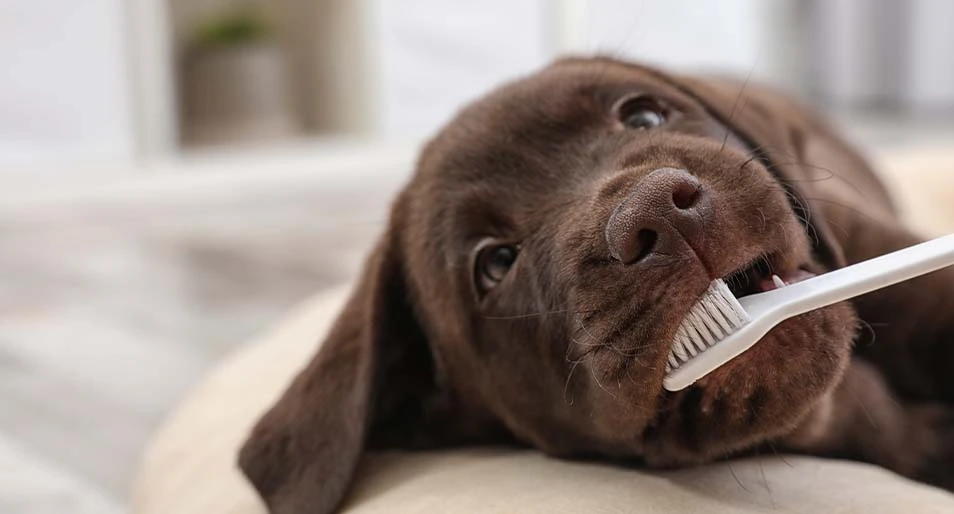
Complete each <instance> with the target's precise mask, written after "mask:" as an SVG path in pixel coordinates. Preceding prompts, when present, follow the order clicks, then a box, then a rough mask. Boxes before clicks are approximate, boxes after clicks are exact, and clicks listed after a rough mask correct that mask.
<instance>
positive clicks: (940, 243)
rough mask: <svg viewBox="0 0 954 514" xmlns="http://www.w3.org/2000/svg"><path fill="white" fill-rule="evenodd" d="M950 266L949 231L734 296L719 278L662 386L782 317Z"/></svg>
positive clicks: (696, 309) (707, 367)
mask: <svg viewBox="0 0 954 514" xmlns="http://www.w3.org/2000/svg"><path fill="white" fill-rule="evenodd" d="M950 265H954V234H951V235H947V236H943V237H939V238H937V239H932V240H930V241H926V242H924V243H920V244H916V245H914V246H911V247H908V248H904V249H902V250H898V251H896V252H892V253H889V254H885V255H882V256H879V257H875V258H873V259H870V260H867V261H863V262H859V263H858V264H854V265H852V266H847V267H844V268H841V269H838V270H835V271H831V272H828V273H825V274H823V275H818V276H816V277H812V278H809V279H807V280H804V281H801V282H797V283H794V284H789V285H786V284H785V283H784V282H782V281H781V279H779V278H778V276H774V275H773V277H772V280H774V281H775V284H776V286H778V288H777V289H773V290H771V291H766V292H764V293H758V294H754V295H750V296H744V297H742V298H739V299H736V298H735V296H733V295H732V293H731V292H730V291H729V288H728V286H726V284H725V282H723V281H722V280H721V279H718V280H714V281H713V282H712V284H711V285H710V286H709V290H708V291H706V293H705V295H704V296H703V297H702V298H701V299H700V300H699V301H698V302H696V304H695V305H694V306H693V307H692V309H690V312H689V314H688V315H687V316H686V318H685V319H684V320H683V322H682V325H680V326H679V328H678V330H677V332H676V338H675V340H674V341H673V344H672V349H671V350H670V354H669V362H668V364H667V369H666V377H665V379H664V380H663V387H665V388H666V389H667V390H669V391H679V390H680V389H685V388H686V387H689V386H690V385H692V384H693V383H694V382H696V381H697V380H699V379H701V378H702V377H704V376H706V375H708V374H709V373H711V372H712V371H715V369H716V368H718V367H720V366H722V365H723V364H725V363H727V362H729V361H730V360H732V359H734V358H735V357H737V356H739V354H741V353H742V352H744V351H746V350H748V349H749V348H751V347H752V346H753V345H755V343H757V342H758V341H759V340H760V339H761V338H762V336H764V335H765V334H766V333H768V331H769V330H771V329H772V327H774V326H775V325H777V324H779V323H780V322H782V321H783V320H786V319H788V318H791V317H793V316H797V315H799V314H803V313H805V312H808V311H811V310H814V309H818V308H820V307H824V306H826V305H831V304H833V303H838V302H840V301H844V300H847V299H849V298H854V297H856V296H859V295H862V294H865V293H869V292H871V291H874V290H877V289H881V288H883V287H887V286H890V285H892V284H896V283H898V282H903V281H905V280H908V279H911V278H914V277H917V276H920V275H924V274H925V273H930V272H932V271H936V270H938V269H941V268H944V267H946V266H950Z"/></svg>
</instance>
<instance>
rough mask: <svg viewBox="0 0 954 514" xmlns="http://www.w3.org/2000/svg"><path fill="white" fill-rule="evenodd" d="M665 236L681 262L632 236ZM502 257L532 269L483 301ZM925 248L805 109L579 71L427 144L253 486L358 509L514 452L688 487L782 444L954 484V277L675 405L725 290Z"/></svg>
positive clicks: (837, 308)
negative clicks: (594, 464)
mask: <svg viewBox="0 0 954 514" xmlns="http://www.w3.org/2000/svg"><path fill="white" fill-rule="evenodd" d="M635 93H639V94H649V95H652V96H654V97H655V98H657V99H659V101H661V102H663V103H664V104H665V105H666V106H667V109H668V111H669V114H670V115H669V117H668V120H667V122H666V124H665V125H664V126H661V127H658V128H653V129H643V130H633V129H630V128H627V127H625V126H624V125H623V124H621V123H620V120H619V117H618V113H617V112H616V111H614V105H616V104H617V102H618V101H619V100H620V99H621V98H623V97H625V96H627V95H631V94H635ZM661 168H671V170H670V171H668V172H666V173H668V175H665V179H661V178H659V177H660V176H662V175H651V174H652V173H653V172H654V171H655V170H658V169H661ZM672 170H676V171H672ZM686 174H688V175H689V178H686ZM647 177H649V178H647ZM653 177H655V178H653ZM676 183H681V184H682V185H681V186H679V185H677V186H673V184H676ZM647 184H649V185H647ZM666 187H682V188H683V189H686V190H687V191H688V192H687V193H686V195H689V196H687V197H686V198H689V200H687V201H685V202H683V203H686V205H688V207H686V209H685V211H678V212H676V211H672V210H671V209H672V208H671V207H668V206H667V205H668V204H667V205H663V207H659V206H658V205H657V203H658V202H657V200H659V199H660V198H662V199H663V200H665V199H666V198H668V196H666V194H665V190H664V189H658V188H666ZM653 188H656V189H653ZM659 191H664V193H662V196H659V195H660V193H659ZM647 198H649V199H648V200H647ZM664 203H665V202H664ZM652 205H656V207H650V206H652ZM660 205H662V204H660ZM657 207H659V209H661V210H652V209H656V208H657ZM680 208H681V207H680ZM666 209H669V210H666ZM674 216H682V217H681V218H679V219H676V218H674ZM687 216H688V217H687ZM642 227H650V228H652V230H653V231H655V233H656V234H657V235H658V241H657V242H656V244H655V246H652V245H646V244H644V243H645V242H641V241H640V240H636V239H632V237H633V236H632V234H633V233H634V231H637V230H639V229H640V228H642ZM486 238H493V239H494V240H499V241H505V242H511V243H519V244H520V250H519V256H518V257H517V259H516V261H515V263H514V264H513V267H512V268H511V269H510V270H509V272H508V273H507V274H506V276H505V277H504V279H503V280H502V281H501V282H500V283H499V284H497V285H496V287H493V288H492V289H490V290H489V291H486V292H483V291H481V290H480V288H479V287H477V286H475V280H474V248H475V247H476V246H477V245H478V244H479V243H480V242H481V241H482V240H485V239H486ZM916 241H917V238H916V237H915V236H913V235H912V234H910V233H909V232H908V231H907V230H906V229H905V228H904V227H903V226H902V225H901V224H900V223H899V222H898V221H897V220H896V216H895V211H894V208H893V207H892V204H891V201H890V199H889V197H888V194H887V192H886V191H885V190H884V188H883V186H882V185H881V184H880V182H879V181H878V180H877V178H876V177H875V175H874V174H873V173H872V172H871V171H870V169H869V167H868V165H867V164H866V163H865V162H864V160H863V159H862V158H861V157H860V156H859V155H858V154H857V153H856V152H855V151H854V150H852V149H851V148H850V147H849V146H848V145H847V144H845V143H844V142H843V141H842V140H841V139H840V138H839V137H838V136H837V135H835V134H834V133H833V132H832V131H831V130H830V129H829V128H828V127H827V126H826V125H825V124H824V123H823V122H821V121H819V119H818V118H817V117H815V116H814V115H813V114H812V113H810V112H808V111H807V110H805V109H803V108H801V107H800V106H798V105H796V104H794V103H793V102H792V101H791V100H789V99H788V98H786V97H784V96H782V95H779V94H777V93H774V92H772V91H770V90H767V89H764V88H759V87H756V86H753V85H745V84H739V83H733V82H728V81H721V80H711V79H700V78H691V77H684V76H677V75H672V74H667V73H664V72H661V71H658V70H655V69H651V68H647V67H643V66H638V65H633V64H629V63H624V62H619V61H615V60H612V59H602V58H597V59H565V60H561V61H559V62H557V63H555V64H553V65H551V66H550V67H548V68H546V69H544V70H543V71H541V72H539V73H537V74H535V75H532V76H530V77H528V78H526V79H523V80H520V81H517V82H514V83H512V84H509V85H507V86H505V87H503V88H501V89H499V90H498V91H496V92H494V93H492V94H490V95H489V96H487V97H486V98H484V99H482V100H480V101H478V102H476V103H474V104H473V105H471V106H469V107H468V108H466V109H465V110H464V111H463V112H461V113H460V114H459V115H458V116H457V118H456V119H455V120H454V121H453V122H452V123H451V124H450V125H449V126H448V127H446V128H445V129H444V130H443V131H442V132H441V133H440V134H439V135H438V136H437V137H436V138H435V139H434V140H433V141H431V142H430V144H428V145H427V147H426V148H425V150H424V152H423V154H422V155H421V158H420V161H419V164H418V169H417V172H416V173H415V175H414V177H413V178H412V179H411V181H410V183H409V184H408V185H407V187H406V188H405V189H404V190H403V191H402V193H401V194H400V195H399V197H398V198H397V200H396V202H395V203H394V207H393V210H392V214H391V218H390V222H389V224H388V227H387V230H386V232H385V234H384V236H383V237H382V239H381V241H380V243H379V244H378V246H377V248H376V249H375V251H374V252H373V253H372V255H371V257H370V259H369V260H368V262H367V265H366V267H365V272H364V275H363V277H362V279H361V280H360V282H359V283H358V285H357V287H356V289H355V291H354V293H353V295H352V297H351V299H350V301H349V303H348V305H347V307H346V308H345V310H344V312H343V313H342V314H341V315H340V317H339V319H338V322H337V324H336V325H335V327H334V329H333V330H332V331H331V333H330V335H329V336H328V337H327V339H326V341H325V342H324V344H323V346H322V347H321V350H320V351H319V352H318V354H317V355H316V356H315V358H314V360H312V361H311V363H310V364H308V366H307V367H306V368H305V369H304V370H303V371H302V372H301V374H300V375H299V376H298V377H297V378H296V379H295V381H294V383H293V384H292V385H291V386H290V388H289V389H288V391H287V392H286V393H285V394H284V396H283V397H282V398H281V399H280V400H279V401H278V403H277V404H276V405H275V406H274V407H273V408H272V409H271V410H270V411H269V412H268V413H267V414H266V415H265V416H264V417H263V418H262V420H261V421H260V422H259V424H258V426H257V427H256V428H255V430H254V431H253V433H252V434H251V436H250V438H249V440H248V442H247V443H246V445H245V447H244V448H243V449H242V452H241V456H240V464H241V467H242V469H243V470H244V471H245V473H246V474H247V476H248V477H249V479H250V480H251V482H252V483H253V484H254V486H255V487H256V488H257V489H258V491H259V492H260V493H261V495H262V497H263V498H264V499H265V501H266V502H267V504H268V505H269V508H270V509H271V511H272V512H274V513H276V514H293V513H306V512H307V513H326V512H330V511H333V510H334V509H335V508H336V507H337V506H338V505H339V504H340V502H341V501H342V499H343V497H344V495H345V494H346V492H347V488H348V485H349V483H350V482H351V480H352V475H353V474H354V472H355V468H356V465H357V462H358V459H359V457H360V455H361V453H362V452H363V451H364V450H365V449H366V448H372V449H373V448H378V447H405V448H423V447H434V446H447V445H463V444H482V443H513V444H519V445H529V446H533V447H536V448H538V449H540V450H542V451H544V452H547V453H549V454H552V455H556V456H562V457H595V458H605V459H625V460H627V461H630V462H633V463H639V464H643V465H646V466H650V467H670V466H684V465H692V464H695V463H701V462H706V461H711V460H713V459H719V458H724V457H728V456H731V455H733V454H738V453H740V452H746V451H751V450H753V449H756V448H758V447H760V446H761V445H771V446H772V448H776V449H785V450H788V451H801V452H806V453H811V454H818V455H828V456H841V457H849V458H855V459H860V460H865V461H869V462H874V463H877V464H880V465H883V466H885V467H888V468H890V469H893V470H895V471H897V472H899V473H902V474H904V475H907V476H910V477H914V478H916V479H920V480H924V481H929V482H932V483H937V484H941V485H943V486H945V487H952V486H954V467H952V465H954V451H952V446H951V443H952V441H954V440H952V438H951V436H954V430H952V424H951V423H950V419H951V411H950V408H949V407H948V405H949V404H950V402H952V401H954V377H952V375H951V372H952V371H954V370H952V365H954V345H952V344H951V343H952V341H951V338H952V336H954V316H952V315H951V314H952V313H954V280H952V279H954V272H952V271H942V272H937V273H934V274H932V275H929V276H926V277H924V278H921V279H917V280H914V281H911V282H908V283H906V284H902V285H898V286H894V287H891V288H888V289H885V290H883V291H881V292H878V293H874V294H870V295H867V296H865V297H862V298H859V299H857V301H853V302H850V303H842V304H838V305H834V306H831V307H827V308H824V309H819V310H816V311H813V312H810V313H808V314H805V315H802V316H799V317H797V318H794V319H791V320H788V321H786V322H784V323H782V324H781V325H779V326H778V327H776V328H775V329H774V330H773V331H771V332H770V333H769V334H768V335H767V336H766V337H765V338H764V339H763V340H762V341H761V342H760V343H759V344H758V345H756V346H755V347H753V348H752V349H751V350H749V351H748V352H746V353H745V354H743V355H742V356H740V357H738V358H737V359H736V360H734V361H732V362H731V363H730V364H728V365H726V366H724V367H723V368H721V369H719V370H717V371H716V372H714V373H713V374H711V375H710V376H708V377H706V378H704V379H703V380H701V381H700V382H698V383H697V384H695V385H694V386H692V387H690V388H688V389H686V390H684V391H681V392H678V393H670V392H667V391H665V390H664V389H663V388H662V379H663V375H664V367H665V362H666V356H667V353H668V351H669V345H668V343H669V342H670V341H671V340H672V337H673V334H674V331H675V328H676V326H677V325H678V324H679V322H680V320H681V319H682V317H683V316H684V315H685V313H686V312H687V311H688V309H689V308H690V307H691V305H692V304H693V303H694V302H695V300H696V299H698V298H699V296H700V295H701V294H702V292H703V291H704V290H705V289H706V287H707V286H708V284H709V282H710V281H711V280H712V279H714V278H718V277H723V276H726V275H729V274H732V273H733V272H734V271H736V270H738V269H740V268H743V267H745V266H746V265H747V264H748V263H749V262H751V261H752V260H753V259H756V258H759V257H763V258H764V261H765V263H766V264H767V265H768V266H771V267H772V269H774V270H779V271H785V270H794V269H798V268H802V269H807V270H811V271H814V272H817V273H821V272H824V271H825V270H830V269H832V268H835V267H838V266H843V265H845V264H846V263H853V262H856V261H859V260H863V259H866V258H869V257H872V256H875V255H878V254H881V253H884V252H887V251H891V250H894V249H897V248H900V247H903V246H906V245H909V244H912V243H914V242H916ZM640 252H642V253H640ZM641 256H642V257H645V258H642V257H641ZM856 341H857V343H856ZM853 343H856V344H855V349H854V351H852V345H853Z"/></svg>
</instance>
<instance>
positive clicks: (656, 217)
mask: <svg viewBox="0 0 954 514" xmlns="http://www.w3.org/2000/svg"><path fill="white" fill-rule="evenodd" d="M711 205H712V202H711V200H710V198H709V195H708V194H706V191H705V188H704V187H703V185H702V184H701V183H700V182H699V179H697V178H696V177H694V176H693V175H691V174H690V173H689V172H688V171H686V170H681V169H675V168H660V169H657V170H654V171H652V172H650V173H649V174H648V175H646V176H645V177H644V178H643V179H642V180H640V181H639V182H638V183H637V184H636V187H635V188H634V189H633V192H632V193H631V194H630V195H629V196H627V197H626V198H625V199H624V200H623V201H622V202H620V204H619V205H618V206H616V209H615V210H614V211H613V213H612V214H611V215H610V218H609V221H608V222H607V224H606V242H607V243H608V244H609V249H610V254H611V255H612V256H613V258H614V259H616V260H618V261H620V262H622V263H623V264H635V263H638V262H641V261H644V260H647V259H649V258H650V257H653V256H657V257H663V258H666V257H668V258H673V257H677V256H678V255H679V254H680V252H681V253H685V251H687V250H688V251H693V250H696V249H698V248H699V242H700V239H701V238H702V237H703V236H704V227H705V225H706V221H707V219H708V218H709V217H711V214H712V208H711Z"/></svg>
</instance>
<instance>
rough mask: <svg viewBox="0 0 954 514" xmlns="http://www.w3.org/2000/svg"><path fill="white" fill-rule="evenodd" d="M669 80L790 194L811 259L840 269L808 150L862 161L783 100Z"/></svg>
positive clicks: (763, 92) (746, 89)
mask: <svg viewBox="0 0 954 514" xmlns="http://www.w3.org/2000/svg"><path fill="white" fill-rule="evenodd" d="M669 80H671V81H673V82H674V85H676V87H678V88H679V89H680V90H681V91H683V92H684V93H686V94H687V95H689V96H692V97H693V98H695V99H696V100H697V101H699V102H700V103H701V104H702V105H703V106H704V107H705V108H706V110H707V111H708V112H709V114H710V115H711V116H712V117H714V118H715V119H716V120H718V121H719V122H720V123H721V124H722V125H723V126H725V127H726V129H727V130H729V131H731V134H732V135H733V136H735V137H736V138H737V139H738V140H740V141H742V142H743V144H745V145H746V146H747V147H748V150H749V152H751V154H752V155H753V156H754V157H755V158H756V159H758V160H759V161H761V162H762V163H763V164H764V165H765V166H766V167H767V168H768V169H769V171H771V172H772V173H773V174H774V175H775V177H776V179H777V180H778V181H779V183H781V184H782V186H783V187H785V189H786V190H787V191H788V192H789V193H790V194H791V196H792V198H793V203H794V205H793V207H794V209H795V211H796V214H797V215H798V216H799V218H800V219H801V220H802V221H803V223H805V224H806V229H807V231H808V234H809V236H810V237H812V238H813V241H812V244H813V251H814V253H815V256H816V257H817V258H818V259H819V260H820V261H821V262H822V263H823V264H825V265H826V266H828V267H829V268H832V269H834V268H838V267H841V266H844V265H845V257H844V252H843V250H842V246H841V244H840V243H839V241H838V239H837V238H836V237H835V235H834V233H833V231H832V230H831V227H830V226H829V224H828V223H827V221H826V220H825V215H824V210H823V209H822V206H820V205H816V200H815V198H817V197H819V196H820V195H818V194H815V191H813V190H812V189H813V188H814V187H816V186H815V183H817V179H813V177H814V176H815V175H814V174H813V172H814V171H816V170H817V169H818V165H819V164H820V163H814V162H812V155H811V154H812V151H811V150H812V149H813V148H816V147H818V145H819V144H821V145H823V146H824V147H825V148H826V149H827V150H828V151H827V154H829V155H836V156H837V158H839V159H840V160H842V161H845V162H850V163H851V164H852V165H853V166H855V167H859V168H862V169H867V165H866V164H865V162H864V159H863V158H862V157H861V156H860V155H858V154H857V153H856V152H855V151H854V150H852V149H851V147H850V146H849V145H848V144H847V143H845V142H843V141H842V140H841V139H840V138H838V137H837V136H836V135H835V134H834V133H833V132H832V131H831V130H829V129H828V128H827V126H826V125H825V124H824V123H822V122H821V121H820V120H818V119H816V118H814V117H813V116H812V115H811V114H810V113H809V112H808V111H807V110H806V109H804V108H802V107H800V106H798V105H796V104H795V103H794V102H792V101H791V100H790V99H789V98H788V97H787V96H785V95H782V94H778V93H775V92H773V91H770V90H768V89H765V88H763V87H756V86H749V85H747V84H745V83H741V82H734V81H730V80H723V79H699V78H690V77H679V78H672V77H670V78H669ZM885 196H886V197H887V194H885ZM886 201H887V200H886Z"/></svg>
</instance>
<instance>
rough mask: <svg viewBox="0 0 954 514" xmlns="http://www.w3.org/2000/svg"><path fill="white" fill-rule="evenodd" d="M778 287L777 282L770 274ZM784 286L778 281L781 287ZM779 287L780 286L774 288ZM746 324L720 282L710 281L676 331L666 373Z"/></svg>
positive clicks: (728, 292) (738, 308)
mask: <svg viewBox="0 0 954 514" xmlns="http://www.w3.org/2000/svg"><path fill="white" fill-rule="evenodd" d="M772 280H773V281H775V284H776V285H777V286H778V283H779V282H781V279H780V278H778V277H777V276H775V275H773V276H772ZM784 284H785V283H784V282H782V285H784ZM778 287H782V286H778ZM748 322H749V315H748V314H747V313H746V312H745V309H744V308H742V305H741V304H740V303H739V301H738V300H737V299H736V298H735V295H733V294H732V291H730V290H729V286H727V285H726V283H725V282H724V281H723V280H721V279H718V280H713V281H712V283H711V284H710V285H709V289H708V290H707V291H706V293H705V295H703V297H702V298H700V299H699V301H697V302H696V304H695V305H693V306H692V309H690V310H689V314H687V315H686V317H685V319H684V320H683V321H682V325H680V326H679V328H678V329H677V330H676V338H675V340H674V341H673V344H672V349H671V350H670V353H669V361H668V363H667V364H666V371H667V372H668V371H672V370H674V369H676V368H678V367H679V366H681V365H682V364H683V363H685V362H687V361H688V360H689V359H691V358H693V357H695V356H696V355H697V354H699V353H702V352H704V351H705V350H706V349H707V348H709V347H710V346H712V345H714V344H716V343H718V342H719V341H720V340H722V339H724V338H725V337H727V336H728V335H729V334H732V333H733V332H735V331H736V330H738V329H739V328H740V327H742V326H743V325H745V324H746V323H748Z"/></svg>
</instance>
